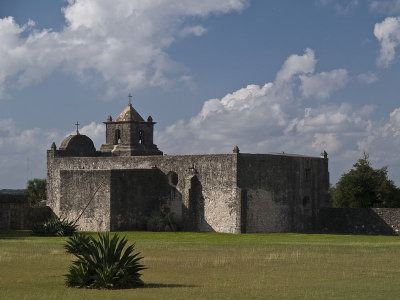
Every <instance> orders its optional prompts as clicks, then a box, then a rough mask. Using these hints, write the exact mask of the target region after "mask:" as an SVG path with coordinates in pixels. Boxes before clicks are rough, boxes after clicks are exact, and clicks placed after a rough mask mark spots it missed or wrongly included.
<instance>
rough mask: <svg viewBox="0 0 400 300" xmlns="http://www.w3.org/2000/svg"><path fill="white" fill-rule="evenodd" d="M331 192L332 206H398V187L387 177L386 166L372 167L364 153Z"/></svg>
mask: <svg viewBox="0 0 400 300" xmlns="http://www.w3.org/2000/svg"><path fill="white" fill-rule="evenodd" d="M331 192H332V200H333V206H334V207H400V189H399V188H397V187H396V186H395V184H394V183H393V181H392V180H390V179H388V177H387V167H383V168H380V169H374V168H372V167H371V163H370V162H369V157H368V154H366V153H364V156H363V157H362V158H360V159H359V160H358V161H357V162H356V163H355V164H354V165H353V168H352V169H351V170H350V171H349V172H348V173H345V174H343V175H342V176H341V178H340V180H339V182H338V183H337V184H336V187H335V188H333V189H331Z"/></svg>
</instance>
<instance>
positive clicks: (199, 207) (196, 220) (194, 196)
mask: <svg viewBox="0 0 400 300" xmlns="http://www.w3.org/2000/svg"><path fill="white" fill-rule="evenodd" d="M188 183H189V189H188V195H189V199H188V203H187V206H185V205H183V216H184V217H183V221H184V224H185V230H187V231H200V232H214V231H215V230H214V229H213V228H212V227H211V225H210V224H208V222H207V221H206V218H205V209H204V208H205V200H204V195H203V185H202V184H201V182H200V180H199V178H198V177H197V175H194V176H192V177H191V178H190V179H189V180H188Z"/></svg>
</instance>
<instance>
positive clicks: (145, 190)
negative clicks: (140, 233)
mask: <svg viewBox="0 0 400 300" xmlns="http://www.w3.org/2000/svg"><path fill="white" fill-rule="evenodd" d="M168 193H169V188H168V186H167V182H166V176H165V175H164V173H162V172H161V171H160V170H158V169H133V170H112V171H111V207H110V209H111V212H110V215H111V230H112V231H117V230H144V229H145V228H144V225H145V224H144V221H145V220H146V218H147V217H148V216H151V214H152V213H154V212H159V211H160V206H161V204H162V202H163V199H165V198H166V197H168V196H169V195H167V194H168Z"/></svg>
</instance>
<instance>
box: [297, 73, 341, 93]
mask: <svg viewBox="0 0 400 300" xmlns="http://www.w3.org/2000/svg"><path fill="white" fill-rule="evenodd" d="M300 80H301V87H300V88H301V91H302V93H303V96H304V97H315V98H319V99H327V98H329V97H330V96H331V95H332V93H333V92H334V91H336V90H338V89H341V88H343V87H344V86H345V85H346V83H347V81H348V74H347V70H345V69H337V70H332V71H330V72H321V73H318V74H314V75H301V76H300Z"/></svg>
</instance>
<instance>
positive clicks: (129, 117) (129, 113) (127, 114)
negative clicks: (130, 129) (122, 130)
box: [115, 104, 144, 122]
mask: <svg viewBox="0 0 400 300" xmlns="http://www.w3.org/2000/svg"><path fill="white" fill-rule="evenodd" d="M115 121H117V122H126V121H128V122H131V121H136V122H144V120H143V118H142V117H141V116H140V115H139V113H138V112H137V111H136V110H135V109H134V108H133V106H132V104H129V105H128V106H127V107H126V108H125V109H124V110H123V111H122V113H120V114H119V116H118V117H117V118H116V119H115Z"/></svg>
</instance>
